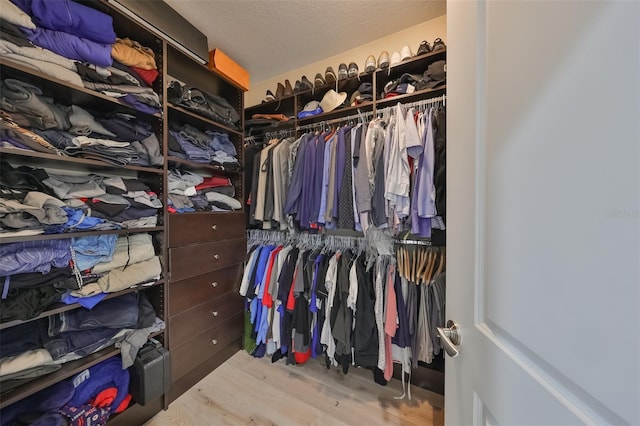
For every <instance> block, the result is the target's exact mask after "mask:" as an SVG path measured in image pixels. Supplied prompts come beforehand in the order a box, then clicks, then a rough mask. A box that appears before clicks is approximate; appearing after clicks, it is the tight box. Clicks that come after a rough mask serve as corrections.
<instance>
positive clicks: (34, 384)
mask: <svg viewBox="0 0 640 426" xmlns="http://www.w3.org/2000/svg"><path fill="white" fill-rule="evenodd" d="M162 333H164V331H159V332H156V333H151V335H149V338H153V337H156V336H158V335H160V334H162ZM119 353H120V349H119V348H116V347H115V346H111V347H108V348H104V349H102V350H101V351H98V352H96V353H93V354H91V355H88V356H86V357H84V358H80V359H78V360H75V361H71V362H68V363H66V364H62V368H61V369H60V370H58V371H55V372H53V373H51V374H47V375H46V376H42V377H40V378H38V379H34V380H32V381H30V382H28V383H25V384H24V385H21V386H18V387H16V388H13V389H10V390H8V391H6V392H3V393H0V409H2V408H5V407H7V406H8V405H11V404H13V403H14V402H18V401H19V400H21V399H24V398H26V397H28V396H30V395H33V394H34V393H36V392H39V391H41V390H43V389H46V388H48V387H49V386H52V385H55V384H56V383H58V382H61V381H62V380H64V379H68V378H69V377H71V376H73V375H75V374H78V373H79V372H81V371H83V370H86V369H87V368H89V367H93V366H94V365H96V364H98V363H100V362H102V361H104V360H107V359H109V358H112V357H114V356H116V355H118V354H119Z"/></svg>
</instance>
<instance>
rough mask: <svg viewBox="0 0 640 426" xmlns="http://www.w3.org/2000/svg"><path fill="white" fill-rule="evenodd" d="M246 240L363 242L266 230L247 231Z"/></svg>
mask: <svg viewBox="0 0 640 426" xmlns="http://www.w3.org/2000/svg"><path fill="white" fill-rule="evenodd" d="M247 239H249V240H253V241H265V242H277V241H283V242H285V241H304V240H307V241H311V240H317V242H319V243H323V244H324V243H326V242H329V241H330V242H340V241H342V242H347V241H350V242H358V241H362V240H364V237H356V236H350V235H326V234H310V233H308V232H289V231H274V230H268V229H247Z"/></svg>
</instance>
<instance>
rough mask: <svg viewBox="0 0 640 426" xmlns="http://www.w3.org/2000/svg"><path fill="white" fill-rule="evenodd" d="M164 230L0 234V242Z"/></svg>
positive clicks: (135, 229) (132, 229)
mask: <svg viewBox="0 0 640 426" xmlns="http://www.w3.org/2000/svg"><path fill="white" fill-rule="evenodd" d="M158 231H164V226H153V227H149V228H128V229H105V230H102V231H78V232H65V233H63V234H38V235H23V236H11V237H2V234H0V244H6V243H15V242H18V241H41V240H62V239H66V238H80V237H90V236H93V235H109V234H118V235H126V234H140V233H143V232H158Z"/></svg>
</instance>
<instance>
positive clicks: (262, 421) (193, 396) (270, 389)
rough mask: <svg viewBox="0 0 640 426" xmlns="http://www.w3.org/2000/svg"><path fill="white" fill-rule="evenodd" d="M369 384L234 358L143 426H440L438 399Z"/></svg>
mask: <svg viewBox="0 0 640 426" xmlns="http://www.w3.org/2000/svg"><path fill="white" fill-rule="evenodd" d="M401 394H402V384H401V383H400V381H399V380H394V379H392V380H391V382H389V384H387V386H380V385H378V384H376V383H375V382H374V381H373V377H372V373H371V371H369V370H366V369H360V368H353V367H352V368H350V369H349V373H348V374H347V375H346V376H345V375H344V374H342V371H339V370H337V369H335V368H332V369H331V370H327V369H326V368H325V367H324V364H323V363H322V362H320V361H318V360H310V361H309V362H307V363H306V364H304V365H302V366H288V365H285V363H284V360H281V361H278V362H277V363H275V364H271V360H270V359H266V358H265V359H256V358H253V357H252V356H250V355H248V354H247V353H246V352H244V351H241V352H238V353H237V354H235V355H234V356H233V357H231V358H230V359H229V360H228V361H227V362H225V363H224V364H223V365H221V366H220V367H218V368H217V369H216V370H215V371H213V372H212V373H211V374H209V375H208V376H207V377H205V378H204V379H202V380H201V381H200V382H199V383H198V384H196V385H195V386H194V387H192V388H191V389H189V390H188V391H187V392H186V393H185V394H183V395H182V396H181V397H180V398H178V399H177V400H176V401H174V402H173V403H172V404H171V405H170V406H169V409H168V410H167V411H163V412H161V413H159V414H158V415H156V416H155V417H154V418H153V419H151V420H150V421H149V422H147V423H146V426H178V425H245V424H258V425H319V426H329V425H331V426H332V425H420V426H429V425H442V424H444V410H443V407H444V398H443V397H442V396H441V395H438V394H436V393H433V392H430V391H427V390H424V389H421V388H418V387H417V386H411V394H412V395H411V396H412V400H411V401H408V400H406V399H405V400H402V401H399V400H396V399H394V397H395V396H399V395H401Z"/></svg>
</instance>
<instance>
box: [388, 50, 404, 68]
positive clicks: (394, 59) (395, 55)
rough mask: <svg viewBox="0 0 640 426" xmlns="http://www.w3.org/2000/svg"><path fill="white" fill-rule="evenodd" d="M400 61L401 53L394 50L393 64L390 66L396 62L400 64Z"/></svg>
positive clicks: (392, 55)
mask: <svg viewBox="0 0 640 426" xmlns="http://www.w3.org/2000/svg"><path fill="white" fill-rule="evenodd" d="M400 62H402V59H400V53H398V52H393V53H392V54H391V64H390V66H394V65H395V64H399V63H400Z"/></svg>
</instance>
